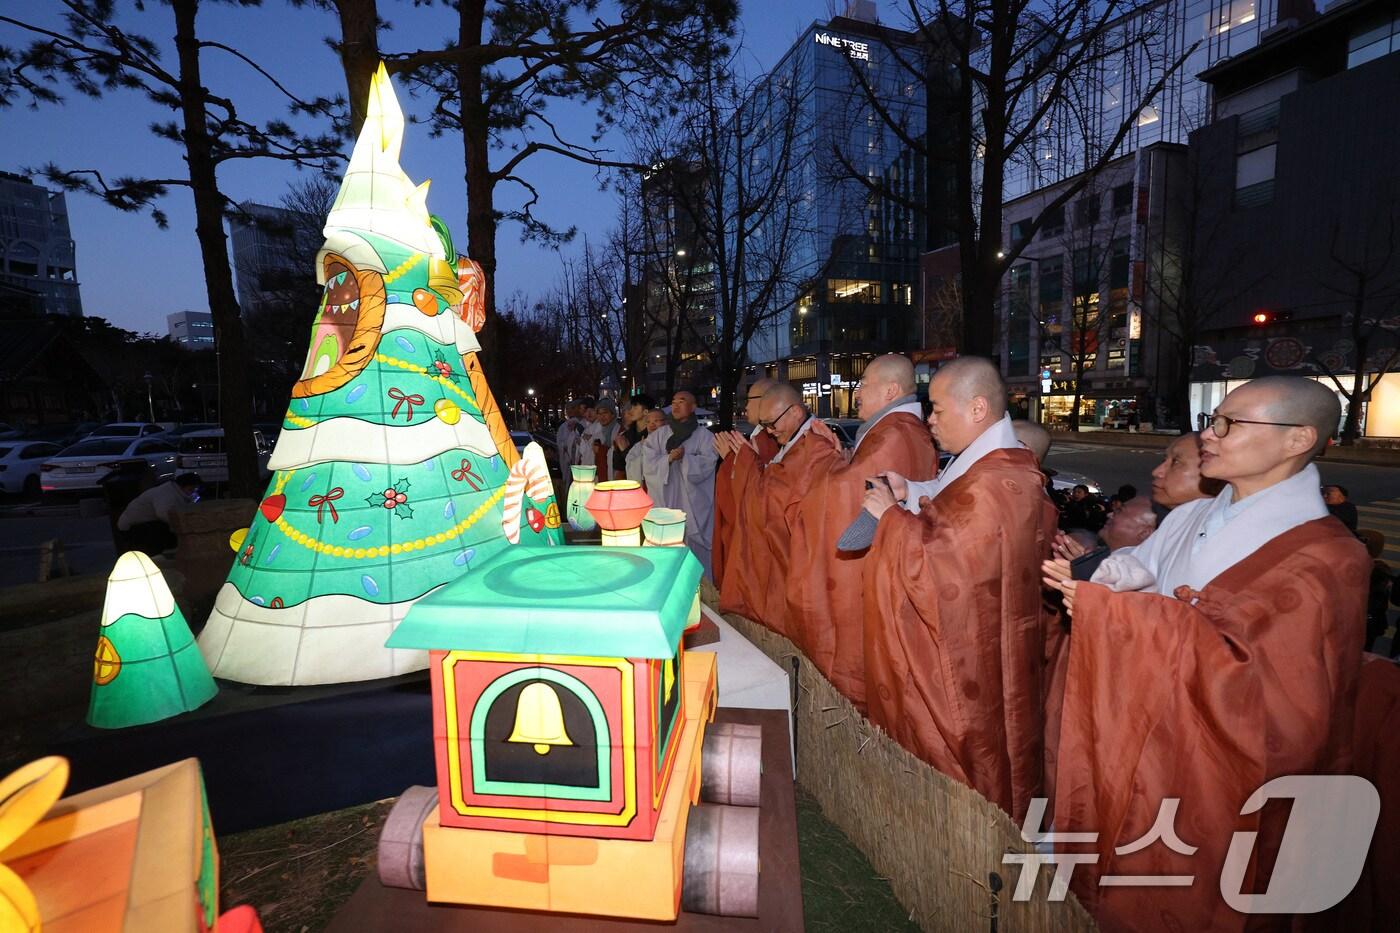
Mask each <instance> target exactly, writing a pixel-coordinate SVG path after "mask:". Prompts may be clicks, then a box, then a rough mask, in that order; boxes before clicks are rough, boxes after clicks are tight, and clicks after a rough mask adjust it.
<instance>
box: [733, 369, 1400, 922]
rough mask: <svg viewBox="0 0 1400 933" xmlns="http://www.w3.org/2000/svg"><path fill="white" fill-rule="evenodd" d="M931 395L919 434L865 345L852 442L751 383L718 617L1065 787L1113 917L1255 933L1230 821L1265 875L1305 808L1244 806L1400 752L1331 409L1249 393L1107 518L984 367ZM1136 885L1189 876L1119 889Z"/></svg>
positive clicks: (1009, 766) (862, 692)
mask: <svg viewBox="0 0 1400 933" xmlns="http://www.w3.org/2000/svg"><path fill="white" fill-rule="evenodd" d="M929 399H930V402H931V403H932V410H931V413H930V414H929V416H928V419H927V428H925V427H924V425H923V424H921V423H920V422H921V418H920V415H921V411H920V409H919V407H918V404H917V400H916V398H915V396H914V384H913V369H912V367H911V366H910V364H909V362H908V361H907V360H905V359H903V358H901V357H897V356H887V357H881V358H879V359H877V360H875V361H873V362H872V363H871V364H870V366H869V368H868V369H867V370H866V372H865V374H864V377H863V380H862V383H861V385H860V388H859V390H858V405H859V409H860V414H861V417H862V419H863V420H864V425H863V426H862V428H861V431H860V434H859V436H858V437H857V443H856V445H855V447H854V449H853V450H849V451H847V450H843V449H842V446H841V444H840V443H839V442H838V440H837V438H836V437H835V436H834V435H833V434H832V433H831V431H830V430H828V429H827V428H826V426H825V425H824V424H823V423H822V422H821V421H820V420H818V419H816V418H814V417H813V416H812V414H811V413H810V412H809V411H808V410H807V409H806V408H805V406H804V405H803V404H802V400H801V398H800V397H799V396H798V395H797V393H796V392H795V391H794V390H793V389H792V388H791V387H790V386H788V385H787V384H785V383H779V384H777V385H771V384H767V383H765V382H763V381H760V382H757V383H755V384H754V385H753V386H751V387H750V389H749V392H748V395H747V406H748V407H747V417H748V420H749V421H750V422H751V423H753V424H756V425H757V427H756V428H755V430H754V431H753V433H751V434H749V435H742V434H738V433H734V432H725V433H721V434H718V435H717V436H716V440H715V447H716V452H717V453H718V454H719V456H720V458H721V462H720V467H719V475H718V477H717V480H716V489H715V499H716V501H717V506H716V513H717V515H718V520H717V521H716V523H715V535H714V539H713V548H714V560H713V565H712V573H713V579H714V581H715V583H716V585H717V586H718V588H719V592H720V601H721V608H722V609H723V610H726V611H731V612H736V613H740V614H743V615H745V616H747V617H749V618H750V619H753V620H756V621H758V622H759V623H761V624H763V625H765V626H767V627H769V628H771V629H773V630H774V631H776V632H779V633H780V634H782V635H785V636H786V637H788V638H789V639H791V640H792V641H793V642H794V643H795V644H796V645H797V646H798V647H799V648H800V649H801V650H802V651H803V652H804V653H805V654H806V655H807V657H808V658H809V659H810V660H811V661H812V663H813V664H814V665H815V666H816V667H817V668H818V669H819V670H820V671H821V672H822V673H823V674H824V675H825V676H826V677H827V678H828V679H829V680H830V681H831V682H832V683H833V684H834V685H835V686H836V687H837V688H838V689H839V690H841V691H842V692H843V693H844V694H845V695H846V696H847V697H848V698H849V699H850V700H851V701H852V702H853V703H854V704H855V705H856V706H857V707H858V708H860V709H861V710H863V711H864V712H865V714H866V715H867V716H868V717H869V718H870V720H872V721H873V722H874V723H875V724H877V725H879V726H880V727H881V728H883V729H884V730H885V731H886V732H888V733H889V735H890V736H892V737H893V738H894V739H895V740H897V741H898V742H900V743H901V744H902V745H904V746H905V747H906V748H907V749H909V750H910V751H911V752H913V753H914V754H916V755H918V756H919V757H920V758H922V759H923V760H925V761H926V762H928V763H929V764H931V765H933V766H934V767H935V768H937V769H938V770H940V771H942V772H943V773H945V774H948V775H950V776H952V777H953V778H956V779H958V780H960V781H963V782H965V783H967V784H968V785H970V786H972V787H973V788H975V789H976V790H978V791H979V792H981V793H982V794H983V795H984V796H985V797H987V798H988V799H989V800H991V801H993V802H995V803H997V804H999V805H1000V806H1001V807H1003V808H1004V809H1005V810H1006V811H1007V812H1008V813H1009V814H1010V815H1011V816H1012V817H1014V818H1015V819H1017V820H1018V821H1019V820H1022V819H1023V818H1025V817H1026V815H1027V813H1028V811H1029V810H1030V808H1031V805H1032V801H1033V800H1035V799H1037V798H1041V799H1045V800H1048V806H1047V812H1046V814H1045V816H1044V822H1045V824H1046V826H1049V825H1050V824H1051V823H1053V826H1054V830H1055V832H1056V833H1079V834H1088V835H1086V836H1082V837H1081V838H1092V839H1093V840H1094V841H1093V842H1090V843H1086V844H1084V845H1079V846H1078V847H1077V848H1078V850H1079V851H1081V852H1083V853H1084V854H1085V855H1086V856H1087V855H1088V854H1092V855H1093V859H1092V863H1090V862H1089V861H1088V860H1087V859H1086V860H1085V861H1084V862H1082V863H1081V864H1078V865H1076V868H1075V871H1074V874H1073V875H1072V878H1073V888H1074V890H1075V891H1076V892H1077V894H1078V895H1079V897H1080V899H1081V902H1082V903H1084V904H1085V906H1086V907H1088V908H1089V909H1090V910H1091V911H1093V912H1094V914H1095V916H1096V918H1097V919H1098V921H1099V923H1100V925H1101V926H1103V927H1104V928H1106V929H1162V928H1169V929H1211V930H1215V929H1243V928H1245V927H1246V925H1247V922H1250V923H1254V924H1255V925H1257V924H1259V923H1260V922H1261V918H1258V917H1254V918H1249V917H1246V916H1245V915H1243V914H1240V913H1238V912H1236V911H1235V910H1234V909H1233V908H1232V907H1230V906H1229V905H1227V904H1226V903H1225V900H1224V899H1223V897H1222V894H1221V884H1222V881H1221V879H1222V872H1224V871H1225V869H1226V853H1227V850H1228V848H1229V845H1230V843H1231V840H1232V838H1233V834H1234V833H1235V832H1236V831H1239V830H1248V831H1252V832H1255V833H1257V834H1258V842H1257V845H1256V846H1255V847H1254V849H1253V850H1252V854H1251V856H1250V860H1249V864H1248V870H1247V872H1246V874H1245V878H1246V881H1245V883H1246V884H1247V885H1252V886H1253V887H1252V888H1251V889H1252V890H1261V891H1262V890H1264V889H1265V886H1266V884H1267V881H1268V879H1269V878H1270V877H1271V876H1272V875H1273V874H1274V873H1275V872H1276V871H1277V872H1278V874H1279V875H1280V876H1281V877H1296V874H1295V873H1296V870H1297V866H1296V865H1291V864H1290V865H1287V866H1285V865H1284V864H1283V862H1282V861H1280V859H1282V858H1284V856H1281V855H1280V848H1281V846H1282V840H1283V830H1284V828H1285V826H1286V824H1287V819H1288V810H1287V807H1283V808H1280V809H1278V810H1275V809H1274V807H1273V806H1272V805H1271V806H1268V807H1264V808H1262V809H1260V808H1255V809H1253V810H1251V811H1250V812H1242V810H1250V808H1248V807H1245V806H1244V805H1245V802H1246V801H1247V800H1248V799H1249V797H1250V795H1251V794H1253V793H1254V792H1255V791H1256V790H1258V789H1259V788H1260V787H1261V786H1263V785H1264V784H1265V783H1266V782H1267V781H1269V780H1270V779H1271V778H1274V777H1279V776H1282V775H1289V774H1335V773H1363V776H1370V777H1371V778H1372V779H1373V780H1374V781H1375V782H1377V783H1378V784H1380V785H1381V786H1382V795H1383V796H1384V795H1385V794H1386V793H1387V789H1388V788H1393V787H1394V779H1393V776H1392V777H1389V778H1386V777H1384V776H1383V775H1378V774H1374V773H1369V772H1374V771H1376V770H1378V769H1384V768H1387V767H1388V768H1389V769H1390V772H1389V773H1390V774H1392V775H1393V772H1394V769H1395V768H1396V766H1397V762H1395V761H1394V760H1393V759H1394V755H1392V754H1390V753H1389V752H1388V751H1385V749H1386V748H1387V747H1388V745H1386V744H1384V743H1383V739H1384V738H1385V737H1386V736H1385V732H1386V730H1387V729H1393V727H1394V724H1393V723H1387V722H1386V721H1385V718H1386V715H1387V712H1386V711H1389V710H1394V709H1396V708H1397V703H1396V697H1400V687H1397V684H1396V681H1397V677H1400V672H1398V671H1396V670H1395V668H1394V666H1393V665H1392V664H1390V663H1389V661H1388V660H1384V659H1380V658H1371V659H1370V660H1369V661H1368V663H1365V664H1363V652H1362V643H1363V630H1364V628H1365V620H1366V606H1367V599H1368V581H1369V580H1370V578H1371V571H1372V561H1371V558H1370V557H1368V555H1367V553H1366V548H1364V547H1363V546H1362V545H1361V543H1360V542H1359V541H1358V540H1357V537H1356V536H1355V535H1354V534H1353V533H1352V532H1351V531H1350V530H1349V529H1348V528H1347V527H1345V526H1344V524H1343V523H1342V521H1341V520H1339V519H1338V518H1336V517H1334V516H1333V514H1331V513H1330V512H1329V506H1328V504H1327V503H1326V502H1324V500H1323V496H1322V494H1321V491H1320V490H1321V482H1320V478H1319V475H1318V471H1317V467H1316V466H1315V465H1313V462H1312V461H1313V459H1314V458H1315V457H1316V456H1317V455H1318V454H1319V453H1320V452H1321V451H1322V450H1323V448H1324V447H1325V446H1326V444H1327V441H1328V438H1329V436H1330V433H1331V430H1332V428H1333V427H1334V426H1335V425H1336V424H1337V423H1338V417H1339V411H1338V404H1337V400H1336V397H1335V396H1334V395H1333V394H1332V393H1331V392H1330V391H1328V390H1326V389H1325V388H1324V387H1322V386H1320V385H1319V384H1318V383H1316V382H1313V381H1311V380H1305V379H1297V378H1283V377H1269V378H1263V379H1257V380H1254V381H1253V382H1250V383H1248V384H1246V385H1245V386H1242V387H1240V388H1238V389H1236V390H1235V391H1233V392H1231V393H1230V394H1229V396H1227V397H1226V398H1225V399H1224V400H1223V401H1222V402H1221V404H1220V406H1219V408H1218V410H1217V411H1216V412H1215V413H1214V415H1213V416H1212V418H1211V419H1210V420H1209V423H1208V425H1207V427H1206V429H1205V430H1204V431H1202V432H1200V433H1192V434H1186V435H1183V436H1181V437H1178V438H1177V439H1175V440H1174V441H1173V442H1172V443H1171V445H1170V446H1168V447H1167V448H1166V450H1165V451H1164V456H1163V460H1162V462H1161V464H1159V465H1158V466H1157V468H1156V469H1155V470H1154V471H1153V474H1152V486H1151V493H1150V495H1147V496H1140V495H1138V493H1137V491H1136V489H1133V488H1131V487H1124V488H1122V489H1120V490H1119V492H1118V494H1117V495H1116V496H1114V497H1113V498H1112V500H1110V506H1111V508H1105V507H1103V506H1101V505H1098V503H1097V502H1095V503H1093V504H1092V505H1091V504H1090V503H1088V502H1086V501H1085V500H1086V499H1088V498H1089V496H1088V490H1087V489H1077V490H1074V491H1072V492H1071V493H1070V495H1069V496H1068V497H1067V498H1066V499H1065V500H1064V501H1063V502H1061V503H1058V504H1057V502H1056V501H1055V499H1054V498H1052V496H1051V495H1050V493H1049V490H1050V486H1051V484H1050V482H1049V478H1048V477H1047V475H1046V473H1045V472H1044V470H1043V468H1042V465H1041V463H1040V461H1041V460H1042V459H1043V457H1044V456H1045V454H1046V452H1047V450H1048V448H1049V440H1050V439H1049V436H1048V435H1047V434H1046V432H1045V431H1044V430H1043V429H1042V428H1040V427H1039V426H1037V425H1032V424H1028V423H1025V422H1013V421H1012V419H1011V418H1010V417H1009V415H1008V413H1007V409H1006V401H1005V400H1006V391H1005V387H1004V385H1003V384H1002V381H1001V379H1000V376H999V373H998V371H997V369H996V368H995V366H994V365H993V364H991V363H990V362H989V361H985V360H980V359H976V358H961V359H958V360H955V361H953V362H951V363H949V364H946V365H945V366H943V367H942V368H941V369H940V370H939V371H938V372H937V374H936V375H935V376H934V378H933V381H932V383H931V384H930V387H929ZM940 452H942V453H944V454H951V455H952V459H951V461H950V462H948V463H947V464H946V465H945V466H943V467H942V468H941V469H940V468H939V467H938V454H939V453H940ZM1094 506H1098V507H1097V508H1095V507H1094ZM1363 668H1364V669H1365V671H1366V673H1364V674H1363ZM1390 715H1393V714H1390ZM1387 781H1389V783H1387ZM1390 792H1393V791H1390ZM1173 800H1176V801H1179V804H1177V805H1176V806H1177V809H1176V810H1175V811H1171V812H1168V816H1169V817H1170V816H1173V815H1174V816H1175V819H1176V822H1175V824H1174V825H1173V826H1169V827H1167V829H1168V830H1169V832H1168V834H1167V835H1166V836H1165V837H1163V836H1162V835H1161V832H1160V830H1161V826H1160V816H1159V815H1160V814H1161V813H1163V812H1166V811H1164V809H1163V808H1164V807H1167V806H1168V803H1169V802H1170V801H1173ZM1383 812H1384V813H1385V814H1386V815H1385V816H1383V817H1382V827H1381V828H1380V829H1378V830H1377V838H1378V839H1381V838H1385V837H1383V836H1382V835H1381V834H1382V833H1384V832H1390V833H1394V831H1395V826H1394V817H1393V816H1391V815H1389V814H1390V812H1391V811H1390V810H1385V811H1383ZM1387 820H1389V822H1390V825H1387V822H1386V821H1387ZM1042 828H1044V827H1042ZM1154 830H1157V831H1158V832H1157V835H1156V836H1154V835H1153V833H1154ZM1178 837H1179V839H1180V840H1184V841H1185V843H1186V844H1184V845H1180V846H1171V845H1166V844H1164V843H1163V842H1161V841H1160V839H1161V838H1166V839H1167V840H1168V841H1172V840H1176V839H1178ZM1154 839H1155V840H1158V841H1156V842H1155V844H1153V842H1154ZM1391 839H1392V843H1393V836H1392V837H1391ZM1144 840H1145V841H1144ZM1057 849H1067V850H1075V849H1076V846H1073V845H1057ZM1289 852H1290V853H1296V852H1297V849H1296V848H1293V849H1290V850H1289ZM1184 853H1186V854H1184ZM1289 857H1291V855H1290V856H1289ZM1125 875H1126V876H1133V877H1138V878H1153V877H1166V878H1173V879H1180V878H1182V877H1186V876H1189V879H1188V880H1189V883H1185V884H1183V883H1182V882H1181V881H1180V880H1176V881H1169V882H1163V883H1162V884H1153V883H1152V882H1150V881H1147V882H1139V883H1137V884H1134V885H1124V884H1122V883H1119V884H1113V883H1111V881H1112V879H1113V878H1115V877H1122V876H1125ZM1105 878H1107V879H1109V882H1105V883H1100V882H1101V879H1105ZM1392 880H1394V879H1392ZM1382 887H1385V888H1386V890H1389V891H1392V892H1393V891H1394V890H1395V889H1394V886H1393V885H1390V886H1382ZM1378 889H1379V888H1378ZM1392 896H1393V895H1392ZM1266 919H1267V918H1266ZM1274 919H1277V918H1274ZM1265 925H1266V926H1267V923H1265ZM1251 928H1252V927H1251Z"/></svg>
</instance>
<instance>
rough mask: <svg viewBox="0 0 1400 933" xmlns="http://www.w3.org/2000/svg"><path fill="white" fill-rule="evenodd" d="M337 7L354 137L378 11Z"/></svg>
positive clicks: (368, 2)
mask: <svg viewBox="0 0 1400 933" xmlns="http://www.w3.org/2000/svg"><path fill="white" fill-rule="evenodd" d="M335 7H336V12H337V13H339V15H340V66H341V68H343V69H344V71H345V90H346V93H347V94H349V96H350V135H351V137H352V138H353V137H355V136H358V135H359V133H360V127H362V126H363V125H364V122H365V107H366V105H367V104H368V103H369V82H370V78H372V77H373V76H374V73H375V71H376V70H378V68H379V10H378V8H377V4H376V2H375V0H336V4H335ZM448 258H449V259H451V257H448Z"/></svg>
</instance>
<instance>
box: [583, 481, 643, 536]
mask: <svg viewBox="0 0 1400 933" xmlns="http://www.w3.org/2000/svg"><path fill="white" fill-rule="evenodd" d="M585 508H587V509H588V511H589V513H591V514H592V516H593V518H594V519H595V520H596V521H597V522H598V527H599V528H600V529H601V530H602V533H603V544H604V545H605V546H607V547H641V546H642V519H644V518H646V516H647V513H648V512H650V511H652V508H651V496H649V495H647V493H646V490H645V489H643V488H642V485H641V483H638V482H636V481H635V480H630V479H615V480H608V481H607V482H605V483H599V484H598V485H597V486H596V487H595V488H594V490H593V494H592V495H591V496H589V497H588V502H587V503H585Z"/></svg>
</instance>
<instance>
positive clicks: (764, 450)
mask: <svg viewBox="0 0 1400 933" xmlns="http://www.w3.org/2000/svg"><path fill="white" fill-rule="evenodd" d="M773 385H774V383H773V380H772V379H755V380H754V381H753V383H752V384H751V385H750V386H749V388H748V392H747V394H746V396H745V404H744V420H745V421H747V422H748V423H749V424H751V425H753V426H754V429H753V432H752V433H751V434H749V436H748V439H749V440H750V441H751V442H753V445H754V451H755V453H756V454H757V456H758V465H759V466H760V467H763V466H767V465H768V461H770V460H772V459H773V455H774V454H776V453H777V452H778V442H777V441H775V440H773V437H772V435H770V434H769V433H768V432H767V431H765V430H763V428H761V427H759V426H758V420H759V418H760V417H762V416H761V415H760V414H759V411H758V407H759V402H760V401H762V399H763V393H765V392H767V391H768V390H769V389H771V388H773ZM715 452H716V453H719V454H720V464H719V471H718V472H717V473H716V474H715V530H714V540H713V541H712V542H711V543H710V566H711V568H712V569H713V571H714V576H713V578H712V579H714V581H715V583H716V584H718V583H719V582H720V581H721V580H723V579H724V561H725V558H726V557H727V556H728V554H729V539H730V538H732V537H733V535H734V522H735V520H736V519H737V518H738V504H737V503H736V502H735V501H734V460H735V458H736V457H737V456H738V450H737V448H735V447H733V446H731V445H730V444H729V443H728V441H727V440H726V439H724V438H722V437H721V436H720V435H719V434H716V435H715Z"/></svg>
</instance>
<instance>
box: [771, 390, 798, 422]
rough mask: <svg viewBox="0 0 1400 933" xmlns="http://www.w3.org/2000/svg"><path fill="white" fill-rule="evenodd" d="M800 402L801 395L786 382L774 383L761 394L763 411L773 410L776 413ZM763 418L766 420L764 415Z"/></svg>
mask: <svg viewBox="0 0 1400 933" xmlns="http://www.w3.org/2000/svg"><path fill="white" fill-rule="evenodd" d="M800 401H802V395H801V393H799V392H798V391H797V390H796V389H794V388H793V387H792V385H791V383H787V382H778V383H775V384H774V385H773V387H772V388H770V389H769V390H768V391H767V392H764V393H763V407H764V408H765V409H768V408H775V409H776V410H777V411H782V410H783V409H784V408H786V407H787V406H789V405H794V404H796V403H797V402H800ZM764 417H765V418H766V417H768V415H767V414H766V413H765V414H764Z"/></svg>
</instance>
